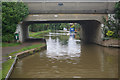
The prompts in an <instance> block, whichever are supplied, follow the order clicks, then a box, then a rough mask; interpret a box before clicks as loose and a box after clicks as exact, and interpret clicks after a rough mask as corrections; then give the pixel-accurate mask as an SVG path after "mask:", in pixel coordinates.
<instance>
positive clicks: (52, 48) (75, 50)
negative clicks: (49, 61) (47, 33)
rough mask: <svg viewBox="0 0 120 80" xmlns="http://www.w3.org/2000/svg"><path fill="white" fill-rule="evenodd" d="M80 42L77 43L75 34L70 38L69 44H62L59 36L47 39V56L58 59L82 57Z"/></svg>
mask: <svg viewBox="0 0 120 80" xmlns="http://www.w3.org/2000/svg"><path fill="white" fill-rule="evenodd" d="M80 49H81V48H80V44H77V43H76V40H75V39H74V38H73V36H70V37H69V39H68V45H61V42H60V40H59V38H58V37H57V38H56V39H51V37H49V39H48V40H47V53H46V55H47V57H49V58H56V59H63V58H64V59H68V58H69V59H71V58H73V57H80V51H81V50H80Z"/></svg>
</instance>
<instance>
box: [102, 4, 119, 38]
mask: <svg viewBox="0 0 120 80" xmlns="http://www.w3.org/2000/svg"><path fill="white" fill-rule="evenodd" d="M103 20H104V28H103V32H104V36H105V37H106V36H107V35H106V33H109V32H113V34H112V35H111V36H108V37H113V38H118V37H119V34H118V32H119V31H120V2H117V3H116V5H115V15H114V16H111V15H110V16H109V18H108V20H106V19H105V18H103Z"/></svg>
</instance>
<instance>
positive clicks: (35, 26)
mask: <svg viewBox="0 0 120 80" xmlns="http://www.w3.org/2000/svg"><path fill="white" fill-rule="evenodd" d="M63 28H67V30H69V29H70V24H69V23H46V24H31V25H29V30H30V31H31V32H37V31H44V30H48V29H50V30H63ZM74 28H76V29H78V28H80V25H79V24H75V25H74Z"/></svg>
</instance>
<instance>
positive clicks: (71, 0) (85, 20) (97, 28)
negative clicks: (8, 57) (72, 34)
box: [18, 0, 115, 44]
mask: <svg viewBox="0 0 120 80" xmlns="http://www.w3.org/2000/svg"><path fill="white" fill-rule="evenodd" d="M25 4H26V5H27V6H28V8H29V12H30V14H29V15H28V16H27V17H26V18H25V19H24V21H23V22H22V23H20V24H19V25H18V26H19V27H18V32H19V34H20V41H21V42H24V41H25V40H26V39H27V38H29V36H28V26H29V25H30V24H34V23H66V22H68V23H71V22H76V23H79V24H81V26H82V27H81V39H82V40H83V41H84V42H93V43H98V44H100V43H101V41H102V31H101V24H103V21H102V17H103V16H104V17H105V18H107V17H108V14H113V13H114V5H115V2H85V1H82V2H81V1H78V0H64V1H58V0H52V1H49V0H40V1H38V2H25Z"/></svg>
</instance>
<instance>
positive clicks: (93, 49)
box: [11, 33, 118, 78]
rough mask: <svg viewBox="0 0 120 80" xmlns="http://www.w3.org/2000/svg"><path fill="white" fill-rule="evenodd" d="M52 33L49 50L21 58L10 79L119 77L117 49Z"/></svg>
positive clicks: (48, 44)
mask: <svg viewBox="0 0 120 80" xmlns="http://www.w3.org/2000/svg"><path fill="white" fill-rule="evenodd" d="M61 35H62V34H57V37H56V34H55V33H50V35H47V36H46V40H47V50H45V51H42V52H39V53H37V54H35V55H32V56H28V57H26V58H23V59H22V60H19V61H18V63H17V64H16V66H15V69H14V71H13V73H12V75H11V78H117V77H118V76H117V75H118V57H117V55H118V49H115V48H105V47H101V46H98V45H93V44H82V43H81V41H80V40H76V39H75V38H74V35H73V36H65V35H62V36H61Z"/></svg>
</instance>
